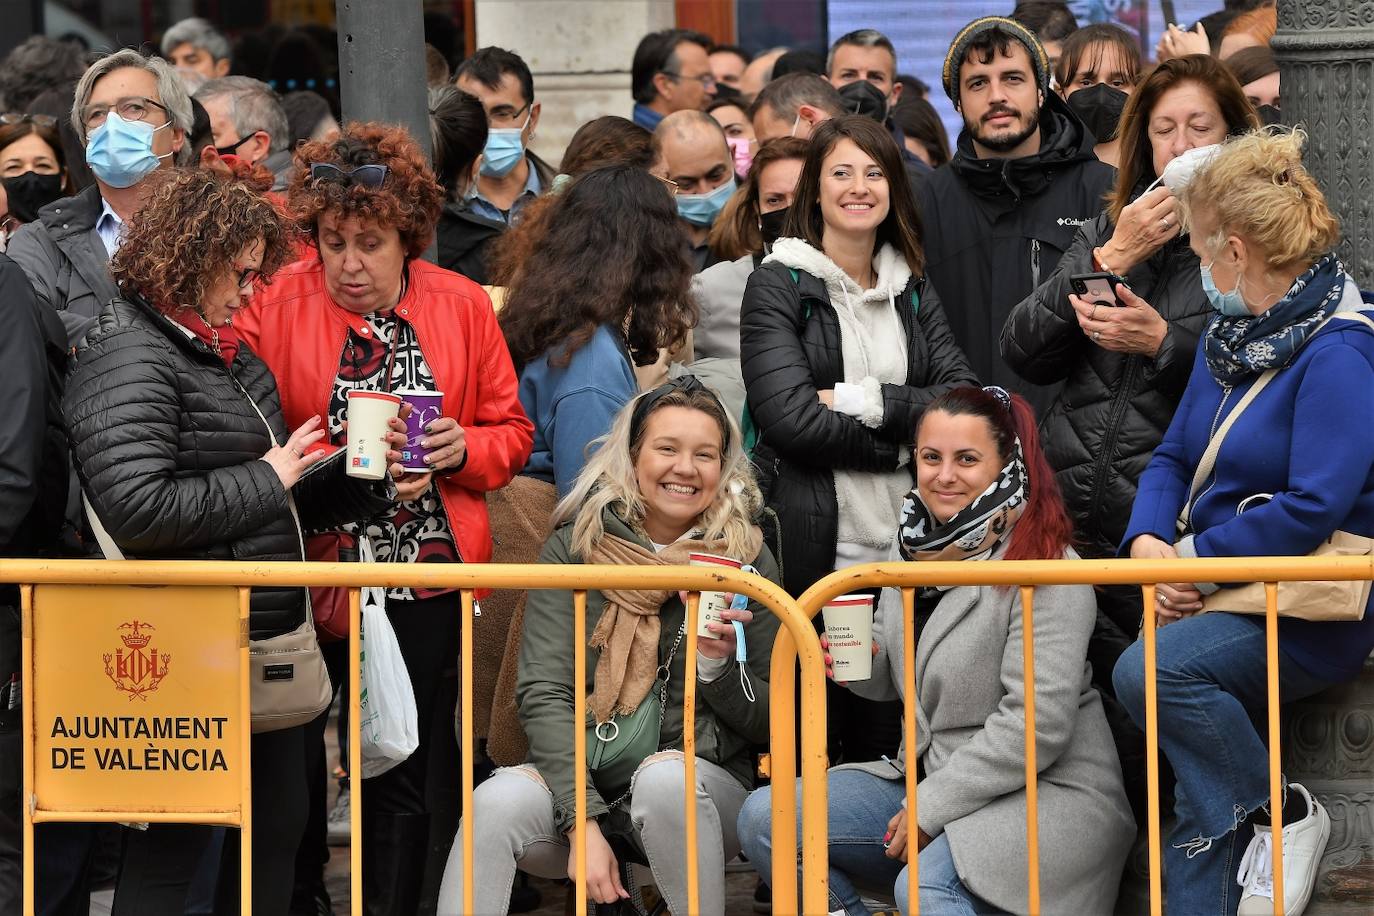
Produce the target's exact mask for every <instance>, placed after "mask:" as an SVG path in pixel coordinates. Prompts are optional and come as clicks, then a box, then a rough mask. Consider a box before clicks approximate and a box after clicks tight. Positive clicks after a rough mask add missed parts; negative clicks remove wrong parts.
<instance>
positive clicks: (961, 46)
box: [942, 16, 1050, 105]
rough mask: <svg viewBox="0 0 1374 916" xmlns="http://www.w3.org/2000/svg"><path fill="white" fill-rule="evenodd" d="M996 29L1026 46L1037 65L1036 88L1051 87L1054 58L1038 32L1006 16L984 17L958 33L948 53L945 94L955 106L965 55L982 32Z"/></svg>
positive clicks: (1042, 90) (1032, 63)
mask: <svg viewBox="0 0 1374 916" xmlns="http://www.w3.org/2000/svg"><path fill="white" fill-rule="evenodd" d="M993 29H998V30H1000V31H1002V32H1005V33H1006V34H1008V35H1010V36H1011V37H1012V38H1015V39H1016V40H1017V41H1019V42H1021V44H1023V45H1025V46H1026V53H1027V54H1029V55H1030V59H1031V65H1032V66H1034V67H1035V88H1036V89H1038V90H1040V92H1042V93H1043V92H1047V91H1048V90H1049V85H1050V59H1049V56H1048V55H1047V54H1046V53H1045V48H1044V47H1043V46H1042V45H1041V44H1040V39H1038V38H1036V37H1035V33H1034V32H1032V31H1031V30H1030V29H1028V28H1026V27H1025V26H1023V25H1022V24H1021V23H1019V22H1017V21H1016V20H1015V19H1007V18H1006V17H1004V16H984V17H983V18H982V19H975V20H973V21H972V22H970V23H969V24H968V25H966V26H964V28H963V31H961V32H960V33H959V34H958V35H956V36H954V41H953V43H951V44H950V46H949V53H948V54H946V55H945V68H944V72H943V74H942V77H943V82H944V85H945V95H947V96H949V99H950V101H951V102H953V103H954V104H955V105H958V104H959V69H960V68H961V67H962V66H963V64H964V55H965V54H967V53H968V46H969V45H971V44H973V42H974V41H976V40H977V39H978V37H979V36H980V35H983V34H984V33H985V32H990V31H992V30H993Z"/></svg>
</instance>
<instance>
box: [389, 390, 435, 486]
mask: <svg viewBox="0 0 1374 916" xmlns="http://www.w3.org/2000/svg"><path fill="white" fill-rule="evenodd" d="M396 394H398V395H400V397H401V401H402V402H403V403H406V404H409V405H410V406H411V411H410V416H409V417H406V445H405V448H403V449H401V466H402V467H404V468H405V469H406V470H407V471H419V472H421V473H424V472H425V471H430V470H433V469H432V468H431V467H430V466H429V465H427V464H425V456H426V455H428V454H429V449H427V448H425V447H424V446H423V445H421V444H420V440H421V439H423V438H425V424H426V423H433V422H434V421H435V420H437V419H439V418H440V417H442V416H443V415H444V393H443V392H442V391H422V390H420V389H418V388H398V389H397V390H396Z"/></svg>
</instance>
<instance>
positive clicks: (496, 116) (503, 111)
mask: <svg viewBox="0 0 1374 916" xmlns="http://www.w3.org/2000/svg"><path fill="white" fill-rule="evenodd" d="M531 104H532V103H530V102H526V103H525V105H524V107H523V108H521V109H520V110H519V111H512V110H511V107H510V106H509V105H499V106H497V107H496V108H495V109H493V110H491V111H489V112H487V120H488V121H489V122H490V123H492V124H494V125H495V124H505V125H511V126H513V125H515V124H517V123H519V118H520V116H521V115H523V114H524V113H525V112H527V111H529V110H530V105H531ZM520 126H522V127H523V126H524V125H523V124H521V125H520Z"/></svg>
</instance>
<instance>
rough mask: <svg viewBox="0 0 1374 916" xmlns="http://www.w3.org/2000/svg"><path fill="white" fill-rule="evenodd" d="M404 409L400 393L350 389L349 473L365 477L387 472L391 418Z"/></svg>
mask: <svg viewBox="0 0 1374 916" xmlns="http://www.w3.org/2000/svg"><path fill="white" fill-rule="evenodd" d="M400 410H401V397H400V395H396V394H390V393H388V392H385V391H350V392H348V445H347V446H346V448H347V449H348V458H347V468H348V476H350V477H362V478H363V479H365V480H381V479H382V478H383V477H385V476H386V451H387V447H386V434H387V429H388V427H387V421H388V420H390V419H391V418H392V417H394V416H396V414H397V413H399V412H400Z"/></svg>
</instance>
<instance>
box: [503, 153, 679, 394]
mask: <svg viewBox="0 0 1374 916" xmlns="http://www.w3.org/2000/svg"><path fill="white" fill-rule="evenodd" d="M691 281H692V261H691V258H690V256H689V254H688V242H687V235H686V233H685V232H683V229H682V224H681V223H680V222H679V221H678V215H677V207H676V206H675V205H674V203H673V198H672V196H671V195H670V194H669V193H668V189H667V187H666V186H665V185H664V184H663V182H662V181H660V180H659V179H657V178H655V177H653V176H652V175H650V174H649V173H648V172H646V171H644V170H643V169H641V168H636V167H634V166H627V165H618V166H610V167H608V168H604V169H596V170H594V171H591V172H588V173H586V174H585V175H583V176H581V177H580V178H578V179H577V180H575V181H574V182H573V183H572V184H571V185H569V186H568V188H567V190H565V191H564V192H563V193H562V194H561V195H559V196H558V198H557V200H556V202H555V203H554V204H553V205H552V206H551V207H550V209H549V212H548V213H547V226H546V228H545V231H544V233H543V235H542V237H541V239H540V243H539V246H538V247H537V248H535V249H534V250H533V251H532V252H531V254H530V257H529V260H528V261H527V262H526V263H525V264H524V266H523V268H522V269H521V271H520V273H519V275H518V276H517V277H516V278H515V282H514V284H513V285H512V286H511V287H510V292H509V293H508V294H507V296H506V304H505V306H504V308H502V310H501V316H500V322H501V330H502V331H504V332H505V335H506V344H507V345H508V346H509V347H510V353H511V357H512V358H513V359H514V360H515V364H516V366H517V367H522V366H524V365H525V364H526V363H528V362H530V361H531V360H534V359H537V358H538V357H539V356H541V355H542V354H543V353H545V352H546V351H549V350H550V349H551V348H557V349H556V351H555V352H553V353H552V354H551V355H550V360H549V361H550V363H552V364H553V365H555V366H566V365H567V364H568V361H569V360H570V359H571V358H572V354H573V353H574V352H576V351H577V349H578V348H579V347H581V346H582V345H583V344H585V343H586V342H587V341H588V340H590V339H591V336H592V334H593V333H594V332H595V331H596V328H597V326H598V325H602V324H609V325H611V326H613V327H616V328H622V329H625V338H626V342H627V343H628V344H629V346H630V353H631V356H632V357H633V359H634V362H635V364H636V365H641V366H643V365H648V364H650V363H652V362H654V361H655V360H657V359H658V351H659V348H660V347H666V348H668V349H670V350H671V349H674V348H676V347H678V346H679V345H681V344H682V343H683V341H684V340H686V337H687V331H688V330H689V329H690V328H692V327H693V326H694V325H695V324H696V320H697V310H696V306H695V305H694V304H693V303H692V301H691V297H690V296H689V295H688V287H689V286H690V284H691Z"/></svg>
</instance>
